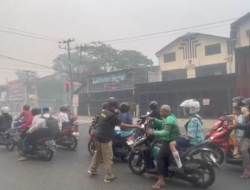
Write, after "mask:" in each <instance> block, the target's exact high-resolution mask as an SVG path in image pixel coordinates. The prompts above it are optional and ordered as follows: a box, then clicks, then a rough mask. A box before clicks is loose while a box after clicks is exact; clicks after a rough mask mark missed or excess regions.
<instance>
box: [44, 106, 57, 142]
mask: <svg viewBox="0 0 250 190" xmlns="http://www.w3.org/2000/svg"><path fill="white" fill-rule="evenodd" d="M42 118H44V119H45V122H46V126H47V128H48V129H49V133H50V136H51V137H52V138H54V137H57V136H58V135H59V133H60V127H59V124H58V120H57V119H56V118H54V117H53V116H52V115H51V113H50V109H49V108H48V107H44V108H43V110H42Z"/></svg>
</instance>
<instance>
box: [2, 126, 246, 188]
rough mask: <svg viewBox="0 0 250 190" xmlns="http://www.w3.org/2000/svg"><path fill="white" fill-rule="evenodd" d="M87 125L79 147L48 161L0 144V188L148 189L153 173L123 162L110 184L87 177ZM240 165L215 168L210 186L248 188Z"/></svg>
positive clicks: (177, 183) (171, 184) (171, 183)
mask: <svg viewBox="0 0 250 190" xmlns="http://www.w3.org/2000/svg"><path fill="white" fill-rule="evenodd" d="M86 129H87V125H86V124H84V125H83V126H82V127H81V138H80V142H79V148H78V150H77V151H76V152H69V151H65V150H58V152H57V153H56V155H55V157H54V159H53V160H52V161H51V162H41V161H26V162H18V161H17V153H16V152H12V153H9V152H7V151H6V150H5V149H4V148H0V189H2V190H92V189H93V190H131V189H135V190H147V189H151V185H152V183H153V182H154V178H153V177H149V176H143V177H140V176H136V175H133V174H132V173H131V172H130V170H129V169H128V167H127V165H126V164H121V163H120V164H115V169H114V171H115V173H116V175H117V176H118V179H117V180H116V181H115V182H114V183H112V184H104V183H103V176H102V175H99V176H97V177H96V178H90V177H89V176H88V175H87V174H86V170H87V167H88V165H89V162H90V156H89V154H88V151H87V148H86V144H87V141H88V135H87V130H86ZM240 173H241V169H240V168H239V167H235V166H224V167H223V168H222V169H221V170H219V171H217V180H216V183H215V184H214V185H213V186H212V187H211V188H210V189H211V190H219V189H225V190H236V189H238V190H249V189H250V180H248V181H245V180H241V179H239V175H240ZM167 189H172V190H182V189H185V190H192V189H193V187H192V186H190V185H188V184H185V183H183V182H181V181H177V180H171V181H169V183H168V188H167Z"/></svg>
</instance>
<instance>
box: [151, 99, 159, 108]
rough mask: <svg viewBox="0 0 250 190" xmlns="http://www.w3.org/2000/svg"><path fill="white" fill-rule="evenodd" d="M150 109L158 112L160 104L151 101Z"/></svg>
mask: <svg viewBox="0 0 250 190" xmlns="http://www.w3.org/2000/svg"><path fill="white" fill-rule="evenodd" d="M149 108H150V110H157V109H158V102H157V101H155V100H153V101H151V102H150V104H149Z"/></svg>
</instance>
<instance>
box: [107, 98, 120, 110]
mask: <svg viewBox="0 0 250 190" xmlns="http://www.w3.org/2000/svg"><path fill="white" fill-rule="evenodd" d="M107 108H108V109H118V108H119V104H118V101H117V100H116V99H115V98H114V97H110V98H108V100H107Z"/></svg>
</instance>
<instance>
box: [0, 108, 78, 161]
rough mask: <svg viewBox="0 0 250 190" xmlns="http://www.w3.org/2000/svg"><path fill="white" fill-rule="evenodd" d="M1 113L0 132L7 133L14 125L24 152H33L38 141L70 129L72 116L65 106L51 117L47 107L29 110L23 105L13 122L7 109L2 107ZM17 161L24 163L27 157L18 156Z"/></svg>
mask: <svg viewBox="0 0 250 190" xmlns="http://www.w3.org/2000/svg"><path fill="white" fill-rule="evenodd" d="M1 113H2V114H1V115H0V131H1V132H4V131H7V130H9V129H10V128H11V127H12V124H14V127H15V128H18V130H19V132H20V136H21V138H22V139H23V145H24V148H25V151H26V152H32V151H34V148H35V147H36V143H37V142H38V141H39V139H42V138H50V137H51V138H53V137H55V136H57V135H58V134H59V133H60V131H62V130H63V129H65V128H69V127H72V120H73V116H72V114H71V112H70V109H69V108H68V107H67V106H62V107H61V108H60V112H59V113H58V114H57V115H52V114H51V113H50V108H48V107H44V108H32V109H31V108H30V106H29V105H24V106H23V108H22V112H21V113H20V114H19V115H18V117H16V118H15V120H14V121H13V118H12V116H11V114H10V110H9V108H8V107H2V108H1ZM18 160H19V161H24V160H27V157H25V155H20V157H19V159H18Z"/></svg>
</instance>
